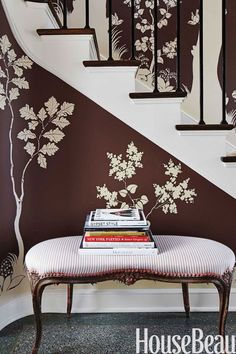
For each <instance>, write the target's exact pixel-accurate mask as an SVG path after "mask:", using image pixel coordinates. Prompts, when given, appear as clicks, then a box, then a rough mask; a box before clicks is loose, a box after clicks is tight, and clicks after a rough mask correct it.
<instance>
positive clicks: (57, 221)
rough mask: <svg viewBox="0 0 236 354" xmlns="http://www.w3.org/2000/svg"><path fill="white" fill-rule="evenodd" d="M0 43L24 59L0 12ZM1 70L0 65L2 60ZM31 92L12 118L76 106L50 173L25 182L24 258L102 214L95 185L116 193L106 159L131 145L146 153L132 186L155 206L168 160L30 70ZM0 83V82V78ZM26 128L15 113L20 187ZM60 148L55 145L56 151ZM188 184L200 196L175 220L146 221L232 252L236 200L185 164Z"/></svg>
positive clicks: (5, 187) (9, 239) (8, 236)
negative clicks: (25, 111)
mask: <svg viewBox="0 0 236 354" xmlns="http://www.w3.org/2000/svg"><path fill="white" fill-rule="evenodd" d="M0 16H1V19H2V20H1V24H0V36H2V35H3V34H7V36H8V38H9V40H10V42H11V43H12V45H13V48H14V50H15V52H16V53H17V55H18V56H20V55H22V54H23V52H22V50H21V49H20V48H19V46H18V45H17V43H16V41H15V40H14V38H13V36H12V33H11V31H10V28H9V26H8V23H7V21H6V18H5V14H4V12H3V10H2V7H1V8H0ZM0 65H2V62H1V59H0ZM25 76H26V79H27V80H28V81H29V83H30V89H29V90H25V91H21V92H22V93H21V96H20V98H19V99H18V100H16V101H14V102H13V107H14V110H15V112H18V110H19V109H20V108H21V107H22V106H24V105H25V104H26V103H27V104H29V105H30V106H32V107H34V109H35V111H38V110H39V109H40V108H41V107H42V105H43V103H44V102H46V101H47V100H48V98H49V97H51V96H54V97H56V98H57V100H58V101H59V102H63V101H69V102H73V103H75V110H74V113H73V116H72V117H71V119H70V122H71V125H69V126H68V127H66V129H65V137H64V139H63V140H62V141H61V142H60V149H59V151H58V152H57V153H56V155H55V156H52V157H49V158H48V167H47V169H42V168H41V167H39V166H38V164H37V161H34V162H33V163H32V165H31V166H30V168H29V170H28V172H27V174H26V178H25V199H24V204H23V213H22V218H21V222H20V226H21V232H22V237H23V240H24V244H25V248H26V251H27V250H28V249H29V248H30V247H31V246H33V245H34V244H36V243H38V242H40V241H43V240H46V239H48V238H53V237H58V236H67V235H76V234H79V233H81V232H82V228H83V223H84V219H85V216H86V214H87V213H88V212H89V211H90V210H91V209H95V208H97V207H104V206H105V202H104V200H98V199H97V191H96V186H102V185H103V184H104V183H105V184H106V185H107V186H108V187H109V189H110V190H112V191H113V190H114V191H118V190H120V189H121V183H120V182H119V181H115V180H114V179H113V178H112V177H109V175H108V174H109V164H108V160H107V156H106V153H107V152H112V153H116V154H120V153H123V154H124V155H125V150H126V147H127V145H128V144H129V143H130V142H131V141H133V142H134V144H135V146H136V147H137V148H138V150H139V151H142V152H144V155H143V159H142V163H143V168H140V169H137V174H136V175H135V176H134V177H133V178H132V180H130V182H132V183H134V184H137V185H138V189H139V194H140V195H142V194H144V195H147V196H148V198H149V204H147V207H146V209H145V211H146V212H148V211H149V209H150V207H151V206H152V205H154V203H155V197H154V192H153V191H154V189H153V183H157V184H163V183H165V181H166V180H167V178H168V176H166V175H165V174H164V172H165V170H164V167H163V164H164V163H165V164H166V163H168V161H169V159H170V158H172V159H173V161H174V162H175V163H178V161H177V160H176V159H175V158H174V157H172V156H170V155H169V154H168V153H167V152H165V151H164V150H162V149H161V148H159V147H158V146H156V145H155V144H153V143H151V142H150V141H149V140H148V139H146V138H145V137H143V136H142V135H140V134H139V133H137V132H136V131H135V130H133V129H131V128H130V127H128V126H127V125H125V124H124V123H122V122H120V121H119V120H118V119H117V118H116V117H114V116H112V115H111V114H110V113H108V112H106V111H105V110H104V109H102V108H101V107H99V106H98V105H97V104H95V103H94V102H92V101H91V100H89V99H88V98H87V97H85V96H83V95H82V94H80V93H79V92H77V91H75V90H74V89H72V88H71V87H70V86H68V85H67V84H65V83H64V82H62V81H61V80H59V79H58V78H57V77H55V76H53V75H52V74H50V73H48V72H47V71H45V70H44V69H42V68H40V67H39V66H38V65H36V64H34V65H33V68H32V69H31V70H28V71H27V72H26V73H25ZM0 82H2V83H4V79H2V78H1V79H0ZM25 124H26V122H25V121H24V120H23V119H22V118H21V117H20V116H19V113H17V117H16V121H15V125H14V134H13V136H14V140H13V146H14V156H13V157H14V161H15V179H16V181H17V188H19V176H20V173H21V172H22V166H24V164H25V162H26V158H27V154H26V152H25V150H24V149H23V147H24V143H23V142H22V141H21V140H19V139H17V134H18V132H19V131H21V130H22V129H24V128H25ZM9 126H10V111H9V109H8V108H6V109H5V110H4V111H3V110H0V259H1V260H3V259H4V258H5V257H6V256H7V254H8V252H11V253H16V254H17V252H18V250H17V244H16V240H15V235H14V230H13V222H14V217H15V204H14V199H13V194H12V185H11V181H10V164H9V140H8V132H9ZM58 146H59V145H58ZM186 178H190V181H189V187H190V188H195V190H196V193H197V197H196V198H195V202H194V203H193V204H186V203H184V202H180V203H178V214H167V215H165V214H164V213H163V212H162V211H161V210H158V211H155V212H154V213H153V214H152V216H151V218H150V220H151V225H152V230H153V232H154V233H160V234H161V233H164V234H183V235H192V236H200V237H208V238H212V239H214V240H218V241H221V242H223V243H225V244H226V245H228V246H230V247H232V248H233V249H234V250H235V251H236V243H235V224H234V214H235V210H236V201H235V200H234V199H233V198H232V197H230V196H229V195H227V194H225V193H224V192H223V191H221V190H220V189H218V188H216V187H215V186H214V185H212V184H211V183H209V182H208V181H207V180H206V179H204V178H202V177H201V176H200V175H198V174H197V173H195V172H194V171H193V170H191V169H189V168H188V167H187V166H185V165H183V164H182V174H181V177H180V179H181V180H184V179H186Z"/></svg>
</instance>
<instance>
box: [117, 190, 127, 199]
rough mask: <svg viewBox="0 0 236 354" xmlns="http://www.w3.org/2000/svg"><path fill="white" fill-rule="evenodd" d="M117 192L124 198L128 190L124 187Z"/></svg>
mask: <svg viewBox="0 0 236 354" xmlns="http://www.w3.org/2000/svg"><path fill="white" fill-rule="evenodd" d="M119 194H120V196H121V197H123V198H125V197H126V196H127V194H128V191H127V190H126V189H122V190H121V191H119Z"/></svg>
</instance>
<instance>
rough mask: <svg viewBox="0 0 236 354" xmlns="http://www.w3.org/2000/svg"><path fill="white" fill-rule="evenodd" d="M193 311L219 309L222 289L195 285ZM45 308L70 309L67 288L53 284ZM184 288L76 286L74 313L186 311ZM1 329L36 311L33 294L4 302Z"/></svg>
mask: <svg viewBox="0 0 236 354" xmlns="http://www.w3.org/2000/svg"><path fill="white" fill-rule="evenodd" d="M235 294H236V288H233V289H232V292H231V300H230V308H229V310H230V311H236V296H234V295H235ZM190 302H191V311H192V312H215V311H218V308H219V302H218V293H217V291H216V290H215V289H213V288H209V289H208V288H207V289H197V288H194V289H191V290H190ZM42 308H43V312H54V313H55V312H56V313H64V312H65V311H66V289H65V288H63V289H62V288H56V287H55V288H54V287H52V288H49V289H47V290H46V291H45V293H44V295H43V306H42ZM182 311H183V302H182V292H181V289H178V288H176V289H132V288H127V289H105V290H98V289H96V288H95V287H94V288H93V287H91V288H88V289H79V288H76V289H75V290H74V297H73V307H72V312H74V313H104V312H182ZM0 313H1V317H0V330H1V329H3V328H4V327H5V326H7V325H8V324H10V323H12V322H14V321H16V320H18V319H19V318H22V317H25V316H28V315H31V314H32V313H33V309H32V303H31V295H30V294H26V295H21V296H19V297H17V298H16V299H14V300H11V301H10V302H8V303H5V304H4V305H2V306H1V305H0Z"/></svg>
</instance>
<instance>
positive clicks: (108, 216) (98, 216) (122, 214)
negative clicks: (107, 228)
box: [94, 209, 140, 221]
mask: <svg viewBox="0 0 236 354" xmlns="http://www.w3.org/2000/svg"><path fill="white" fill-rule="evenodd" d="M94 220H95V221H97V220H103V221H105V220H115V221H116V220H127V221H130V220H140V214H139V210H138V209H96V210H95V213H94Z"/></svg>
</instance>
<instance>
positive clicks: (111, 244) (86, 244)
mask: <svg viewBox="0 0 236 354" xmlns="http://www.w3.org/2000/svg"><path fill="white" fill-rule="evenodd" d="M83 247H84V248H99V247H100V248H132V247H134V248H154V242H86V241H83Z"/></svg>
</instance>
